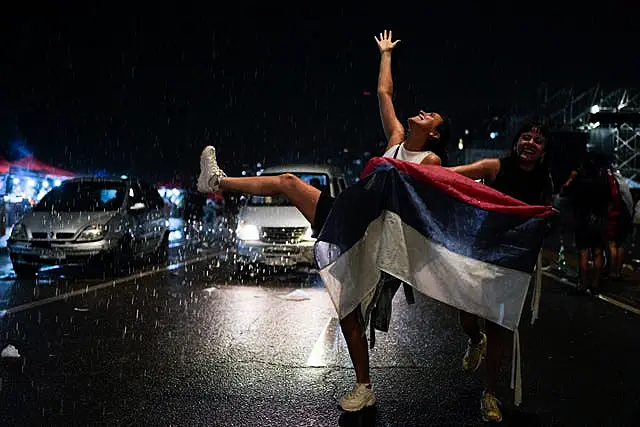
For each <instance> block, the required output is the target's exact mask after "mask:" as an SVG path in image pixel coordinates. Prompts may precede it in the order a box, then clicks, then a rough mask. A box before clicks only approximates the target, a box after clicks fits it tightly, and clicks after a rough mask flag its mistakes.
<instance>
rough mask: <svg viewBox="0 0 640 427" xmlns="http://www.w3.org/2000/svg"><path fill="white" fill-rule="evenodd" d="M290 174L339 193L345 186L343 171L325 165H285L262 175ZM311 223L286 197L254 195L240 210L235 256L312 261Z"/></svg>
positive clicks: (244, 260)
mask: <svg viewBox="0 0 640 427" xmlns="http://www.w3.org/2000/svg"><path fill="white" fill-rule="evenodd" d="M284 173H291V174H294V175H296V176H298V177H299V178H301V179H302V180H304V181H305V182H307V183H310V184H312V185H314V186H316V187H318V188H319V189H321V190H322V189H328V190H329V191H330V193H331V195H332V196H334V197H335V196H337V195H338V194H339V193H340V192H342V191H343V190H344V189H345V188H346V180H345V177H344V174H343V173H342V171H341V170H340V169H338V168H336V167H331V166H322V165H284V166H280V167H277V168H268V169H265V170H264V172H263V173H262V175H263V176H264V175H280V174H284ZM314 243H315V239H314V238H312V237H311V224H310V223H309V221H307V220H306V219H305V217H304V216H303V215H302V214H301V213H300V212H299V211H298V209H296V207H295V206H293V205H292V204H291V202H290V201H289V200H288V199H287V198H286V197H284V196H281V197H262V196H251V197H249V198H248V199H247V201H246V204H244V205H243V206H242V207H241V208H240V211H239V213H238V226H237V229H236V256H237V261H238V265H239V266H241V265H243V264H250V263H255V264H262V265H269V266H280V267H284V266H295V265H298V264H302V265H312V264H313V245H314Z"/></svg>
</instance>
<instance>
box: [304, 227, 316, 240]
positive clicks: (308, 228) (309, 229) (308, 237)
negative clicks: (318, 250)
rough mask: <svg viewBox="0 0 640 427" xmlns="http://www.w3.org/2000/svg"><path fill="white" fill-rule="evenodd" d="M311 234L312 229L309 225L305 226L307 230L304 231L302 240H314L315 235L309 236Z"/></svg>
mask: <svg viewBox="0 0 640 427" xmlns="http://www.w3.org/2000/svg"><path fill="white" fill-rule="evenodd" d="M312 234H313V230H312V229H311V227H307V230H306V231H305V232H304V235H303V236H302V240H306V241H314V240H316V239H315V237H311V235H312Z"/></svg>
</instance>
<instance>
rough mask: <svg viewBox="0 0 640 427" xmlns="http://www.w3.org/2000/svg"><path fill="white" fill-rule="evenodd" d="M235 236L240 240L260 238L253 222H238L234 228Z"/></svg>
mask: <svg viewBox="0 0 640 427" xmlns="http://www.w3.org/2000/svg"><path fill="white" fill-rule="evenodd" d="M236 236H238V239H240V240H260V232H259V230H258V227H256V226H255V225H253V224H245V223H240V225H238V229H237V230H236Z"/></svg>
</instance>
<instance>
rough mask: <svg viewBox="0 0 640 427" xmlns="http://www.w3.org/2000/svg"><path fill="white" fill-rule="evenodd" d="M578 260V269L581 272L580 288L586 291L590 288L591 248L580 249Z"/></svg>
mask: <svg viewBox="0 0 640 427" xmlns="http://www.w3.org/2000/svg"><path fill="white" fill-rule="evenodd" d="M578 256H579V260H578V270H579V273H580V290H581V291H586V290H587V289H588V288H589V285H588V283H587V281H588V277H587V276H588V272H589V249H580V251H579V254H578ZM600 269H602V253H601V254H600Z"/></svg>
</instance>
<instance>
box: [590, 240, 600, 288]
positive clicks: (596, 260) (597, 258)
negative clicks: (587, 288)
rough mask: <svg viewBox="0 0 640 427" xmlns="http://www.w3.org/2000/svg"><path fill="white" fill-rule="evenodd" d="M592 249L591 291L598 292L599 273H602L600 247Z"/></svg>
mask: <svg viewBox="0 0 640 427" xmlns="http://www.w3.org/2000/svg"><path fill="white" fill-rule="evenodd" d="M592 251H593V267H594V270H595V272H594V278H593V292H595V293H598V292H599V291H600V274H601V273H602V248H594V249H592Z"/></svg>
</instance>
